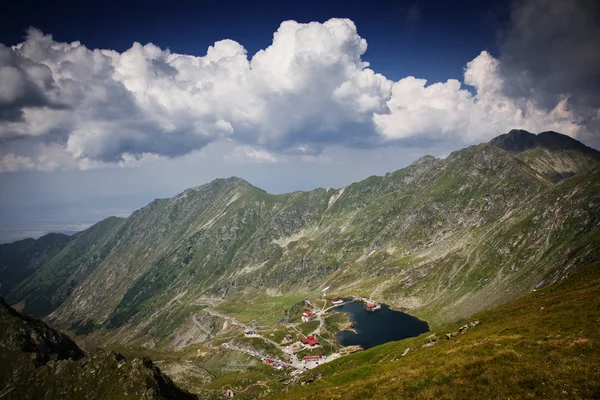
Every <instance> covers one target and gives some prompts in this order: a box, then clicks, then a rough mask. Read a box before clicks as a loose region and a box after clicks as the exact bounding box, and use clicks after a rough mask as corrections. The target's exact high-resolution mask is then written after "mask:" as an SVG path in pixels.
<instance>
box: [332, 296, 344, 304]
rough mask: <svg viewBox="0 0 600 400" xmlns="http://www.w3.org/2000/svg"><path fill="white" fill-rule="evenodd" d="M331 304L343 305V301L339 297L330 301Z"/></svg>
mask: <svg viewBox="0 0 600 400" xmlns="http://www.w3.org/2000/svg"><path fill="white" fill-rule="evenodd" d="M331 303H332V304H343V303H344V299H342V298H341V297H336V298H335V299H333V300H331Z"/></svg>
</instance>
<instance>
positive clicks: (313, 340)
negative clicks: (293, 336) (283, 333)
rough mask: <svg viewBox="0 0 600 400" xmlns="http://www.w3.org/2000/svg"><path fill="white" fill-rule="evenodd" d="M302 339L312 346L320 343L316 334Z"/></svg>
mask: <svg viewBox="0 0 600 400" xmlns="http://www.w3.org/2000/svg"><path fill="white" fill-rule="evenodd" d="M300 341H301V342H302V343H304V344H305V345H307V346H310V347H314V346H318V345H319V340H318V339H317V338H316V337H315V335H310V336H307V337H305V338H303V339H301V340H300Z"/></svg>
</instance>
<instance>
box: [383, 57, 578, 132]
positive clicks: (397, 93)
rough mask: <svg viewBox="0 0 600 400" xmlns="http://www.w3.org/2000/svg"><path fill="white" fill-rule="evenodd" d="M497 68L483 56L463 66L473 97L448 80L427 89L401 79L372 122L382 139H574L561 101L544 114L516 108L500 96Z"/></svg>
mask: <svg viewBox="0 0 600 400" xmlns="http://www.w3.org/2000/svg"><path fill="white" fill-rule="evenodd" d="M498 68H499V62H498V60H497V59H495V58H494V57H492V56H491V55H490V54H489V53H488V52H486V51H483V52H481V54H479V55H478V56H477V57H476V58H475V59H473V60H472V61H470V62H469V63H467V67H466V68H465V73H464V83H465V84H467V85H469V86H472V87H473V88H474V89H475V94H471V92H469V91H468V90H466V89H462V88H461V83H460V82H459V81H457V80H454V79H450V80H448V81H447V82H439V83H435V84H432V85H429V86H426V83H427V82H426V81H425V80H424V79H417V78H414V77H412V76H410V77H407V78H404V79H401V80H400V81H398V82H396V83H394V87H393V89H392V97H391V99H390V100H389V102H388V107H389V109H390V113H387V114H376V115H375V116H374V119H375V123H376V125H377V127H378V129H379V131H380V132H381V133H382V135H384V137H385V138H386V139H387V140H396V139H407V138H412V137H429V138H432V139H440V138H448V139H454V140H459V141H462V142H464V143H473V142H477V141H482V140H487V139H489V138H491V137H493V136H496V135H499V134H501V133H505V132H508V131H509V130H510V129H513V128H521V129H526V130H530V131H532V132H540V131H544V130H556V131H558V132H561V133H565V134H568V135H571V136H577V134H578V133H579V130H580V129H581V127H580V126H579V125H577V124H576V123H575V118H574V117H573V115H572V114H571V113H570V112H569V110H568V109H567V108H566V99H565V101H563V102H561V103H560V104H559V105H558V106H556V108H555V109H553V110H552V111H550V112H547V111H545V110H543V109H542V108H540V107H538V106H537V104H536V103H535V102H534V101H533V100H530V101H528V102H526V103H525V104H523V105H521V104H519V103H518V102H516V101H514V100H512V99H510V98H509V97H507V96H506V95H505V94H504V93H503V78H502V77H501V75H500V73H499V70H498Z"/></svg>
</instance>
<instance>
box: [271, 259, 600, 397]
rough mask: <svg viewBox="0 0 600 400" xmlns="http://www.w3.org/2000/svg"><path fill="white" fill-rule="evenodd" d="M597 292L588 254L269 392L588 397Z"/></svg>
mask: <svg viewBox="0 0 600 400" xmlns="http://www.w3.org/2000/svg"><path fill="white" fill-rule="evenodd" d="M599 300H600V263H594V264H591V265H588V266H585V267H584V268H582V269H581V270H580V271H578V272H576V273H574V274H572V275H571V276H569V277H568V278H567V279H565V280H563V281H561V282H558V283H556V284H554V285H550V286H548V287H546V288H544V289H542V290H539V291H536V292H534V293H530V294H529V295H527V296H525V297H523V298H521V299H519V300H517V301H514V302H511V303H508V304H506V305H503V306H500V307H497V308H494V309H491V310H488V311H486V312H483V313H481V314H478V315H475V316H473V317H472V318H471V319H469V320H467V321H464V322H462V323H460V324H455V325H453V326H447V327H444V328H443V329H438V330H434V331H433V332H428V333H425V334H423V335H421V336H419V337H416V338H411V339H405V340H402V341H399V342H392V343H386V344H384V345H382V346H378V347H375V348H373V349H369V350H366V351H362V352H359V353H356V354H351V355H348V356H346V357H343V358H341V359H339V360H336V361H333V362H330V363H327V364H325V365H323V366H321V367H319V368H316V369H314V370H311V371H308V372H306V373H304V374H302V375H299V376H298V377H297V378H295V379H294V381H293V382H292V383H291V384H289V385H288V387H287V390H286V391H285V392H282V393H277V394H276V395H273V396H271V397H269V398H273V399H323V398H326V399H330V398H341V399H457V398H460V399H525V398H543V399H594V398H597V397H598V395H599V394H600V379H598V378H600V374H599V372H598V369H597V366H598V360H600V349H599V348H598V346H597V343H598V340H600V333H599V331H598V327H597V321H598V320H599V319H600V308H599V307H598V304H599ZM475 322H477V324H475ZM465 326H466V328H465Z"/></svg>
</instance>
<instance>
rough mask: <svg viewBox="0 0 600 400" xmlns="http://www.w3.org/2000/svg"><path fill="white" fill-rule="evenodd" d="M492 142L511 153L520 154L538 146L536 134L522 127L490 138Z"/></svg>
mask: <svg viewBox="0 0 600 400" xmlns="http://www.w3.org/2000/svg"><path fill="white" fill-rule="evenodd" d="M490 144H491V145H492V146H495V147H498V148H501V149H502V150H506V151H507V152H509V153H511V154H518V153H521V152H523V151H526V150H530V149H533V148H535V147H537V146H538V142H537V140H536V135H534V134H533V133H530V132H527V131H525V130H522V129H513V130H511V131H510V132H508V133H505V134H502V135H500V136H497V137H495V138H494V139H492V140H490Z"/></svg>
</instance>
